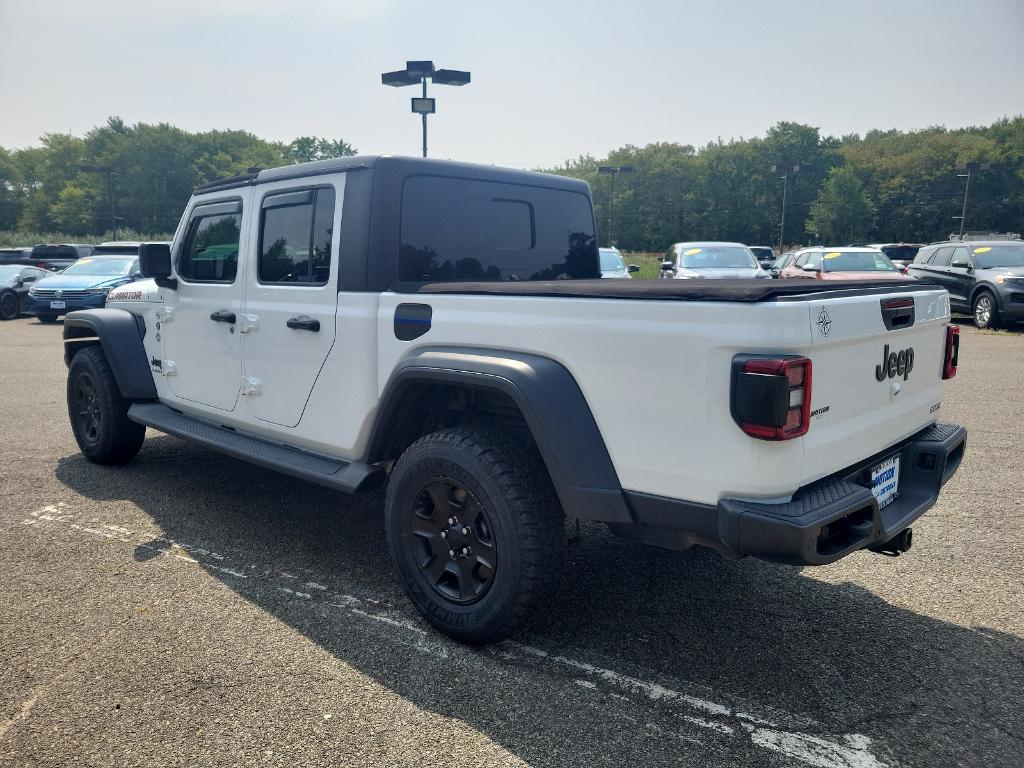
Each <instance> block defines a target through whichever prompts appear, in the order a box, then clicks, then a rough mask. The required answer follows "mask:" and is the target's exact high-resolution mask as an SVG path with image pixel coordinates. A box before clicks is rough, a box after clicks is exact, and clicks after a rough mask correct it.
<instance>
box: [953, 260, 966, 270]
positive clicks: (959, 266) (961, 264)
mask: <svg viewBox="0 0 1024 768" xmlns="http://www.w3.org/2000/svg"><path fill="white" fill-rule="evenodd" d="M949 266H951V267H955V268H956V269H970V268H971V263H970V262H969V261H954V262H953V263H952V264H950V265H949Z"/></svg>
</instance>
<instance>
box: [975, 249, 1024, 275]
mask: <svg viewBox="0 0 1024 768" xmlns="http://www.w3.org/2000/svg"><path fill="white" fill-rule="evenodd" d="M974 266H976V267H977V268H978V269H991V268H992V267H1024V245H980V246H978V247H977V248H975V249H974Z"/></svg>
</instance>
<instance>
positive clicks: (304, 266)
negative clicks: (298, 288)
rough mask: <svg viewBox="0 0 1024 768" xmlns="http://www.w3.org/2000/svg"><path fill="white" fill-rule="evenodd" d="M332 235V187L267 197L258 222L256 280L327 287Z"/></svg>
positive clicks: (329, 272)
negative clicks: (258, 249)
mask: <svg viewBox="0 0 1024 768" xmlns="http://www.w3.org/2000/svg"><path fill="white" fill-rule="evenodd" d="M333 232H334V189H333V188H331V187H323V188H318V189H305V190H300V191H297V192H291V191H290V192H282V193H280V194H276V195H268V196H267V197H266V198H264V201H263V210H262V214H261V221H260V252H259V253H260V258H259V264H258V267H257V269H258V276H259V281H260V282H261V283H295V284H302V285H326V283H327V279H328V278H329V277H330V274H331V240H332V236H333Z"/></svg>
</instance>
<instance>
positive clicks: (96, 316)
mask: <svg viewBox="0 0 1024 768" xmlns="http://www.w3.org/2000/svg"><path fill="white" fill-rule="evenodd" d="M140 322H141V318H138V319H137V318H136V316H135V315H133V314H131V313H130V312H126V311H125V310H123V309H80V310H77V311H75V312H69V313H68V314H67V315H66V316H65V318H64V363H65V364H66V365H71V359H72V358H73V357H74V356H75V353H76V352H77V351H78V349H77V347H79V346H81V345H82V344H88V343H89V341H91V340H92V339H94V338H95V339H98V340H99V343H100V346H101V347H102V349H103V354H104V355H105V356H106V358H107V362H108V363H109V364H110V370H111V371H113V373H114V379H115V380H116V381H117V387H118V389H120V390H121V396H122V397H124V398H125V399H126V400H155V399H156V396H157V394H156V385H155V384H154V383H153V374H152V372H151V371H150V369H149V361H148V359H147V356H146V348H145V346H144V345H143V343H142V337H143V335H144V333H145V330H144V329H145V326H144V325H142V326H140Z"/></svg>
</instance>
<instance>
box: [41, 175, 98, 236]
mask: <svg viewBox="0 0 1024 768" xmlns="http://www.w3.org/2000/svg"><path fill="white" fill-rule="evenodd" d="M96 213H97V211H96V199H95V194H94V193H93V191H92V190H91V189H89V188H88V186H87V185H85V184H81V183H78V182H75V183H72V184H68V185H67V186H66V187H64V189H62V190H61V191H60V194H59V195H57V201H56V202H55V203H54V204H53V205H51V206H50V209H49V212H48V215H49V220H50V221H51V222H52V223H53V225H54V226H55V227H56V228H57V229H58V230H60V231H61V232H68V233H70V234H73V235H80V234H84V233H87V232H90V231H93V230H94V229H95V220H96Z"/></svg>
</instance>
